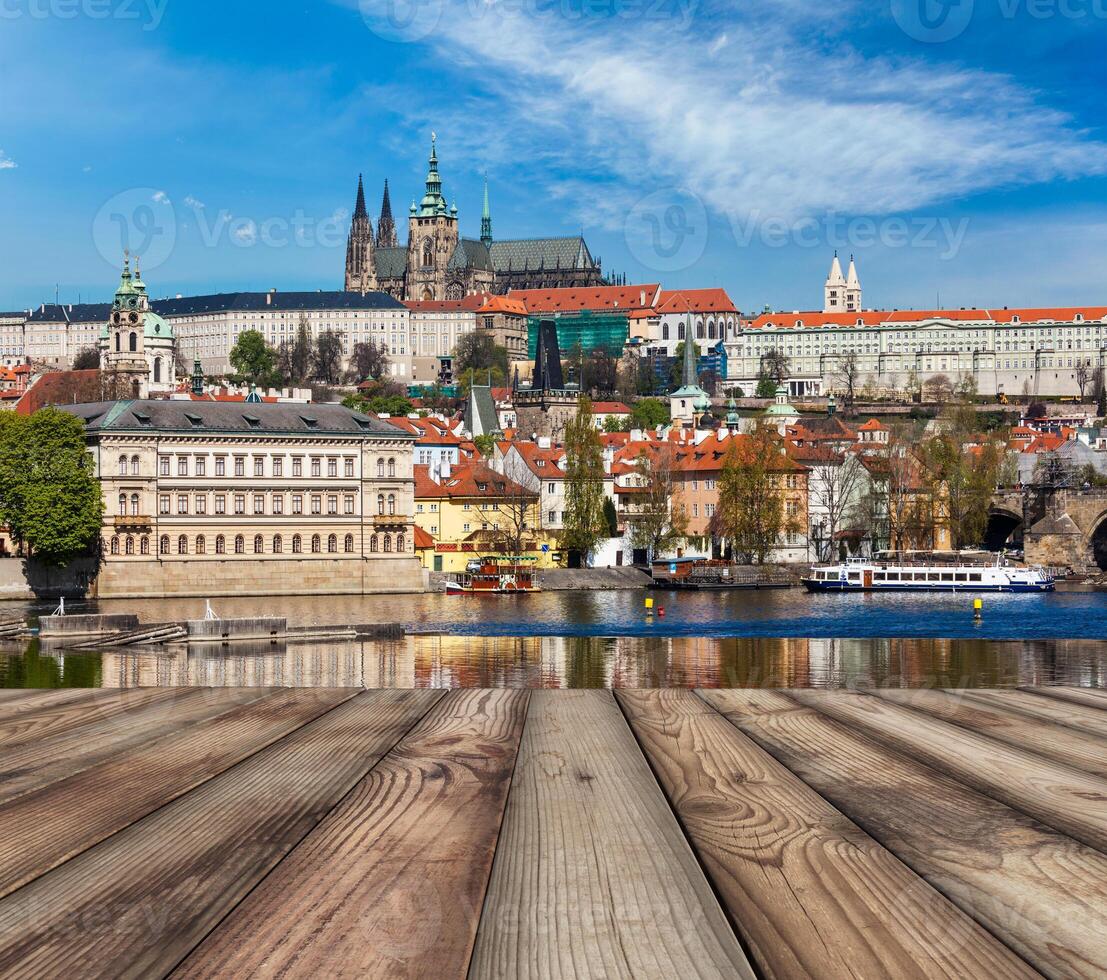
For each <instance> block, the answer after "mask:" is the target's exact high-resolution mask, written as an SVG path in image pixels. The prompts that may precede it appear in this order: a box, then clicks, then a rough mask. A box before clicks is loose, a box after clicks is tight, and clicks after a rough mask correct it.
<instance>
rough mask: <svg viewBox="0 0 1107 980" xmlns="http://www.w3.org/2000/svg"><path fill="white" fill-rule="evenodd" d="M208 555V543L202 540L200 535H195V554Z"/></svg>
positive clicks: (202, 537)
mask: <svg viewBox="0 0 1107 980" xmlns="http://www.w3.org/2000/svg"><path fill="white" fill-rule="evenodd" d="M207 553H208V543H207V541H205V540H204V536H203V535H202V534H198V535H196V554H198V555H206V554H207Z"/></svg>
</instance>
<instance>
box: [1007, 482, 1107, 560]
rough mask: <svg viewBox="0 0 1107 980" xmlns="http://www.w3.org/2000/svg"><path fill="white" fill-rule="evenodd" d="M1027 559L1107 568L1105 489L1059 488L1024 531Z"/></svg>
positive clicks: (1106, 499)
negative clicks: (1034, 521)
mask: <svg viewBox="0 0 1107 980" xmlns="http://www.w3.org/2000/svg"><path fill="white" fill-rule="evenodd" d="M1026 558H1027V561H1031V562H1036V563H1039V564H1043V565H1068V566H1071V567H1072V568H1074V569H1076V570H1078V571H1095V570H1097V569H1098V570H1100V571H1105V572H1107V490H1104V489H1100V488H1097V489H1094V490H1062V491H1059V492H1058V493H1056V494H1054V495H1053V497H1052V498H1051V499H1050V500H1049V501H1048V503H1047V505H1046V515H1045V516H1044V517H1043V518H1042V519H1041V520H1040V521H1038V522H1037V523H1036V524H1034V526H1033V527H1032V528H1030V529H1029V530H1027V531H1026Z"/></svg>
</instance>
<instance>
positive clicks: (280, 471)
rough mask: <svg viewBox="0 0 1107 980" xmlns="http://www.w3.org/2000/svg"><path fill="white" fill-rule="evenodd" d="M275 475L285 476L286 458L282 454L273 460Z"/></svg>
mask: <svg viewBox="0 0 1107 980" xmlns="http://www.w3.org/2000/svg"><path fill="white" fill-rule="evenodd" d="M273 475H274V476H284V458H283V457H282V456H278V457H276V459H274V460H273Z"/></svg>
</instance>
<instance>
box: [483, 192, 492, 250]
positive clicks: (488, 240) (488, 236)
mask: <svg viewBox="0 0 1107 980" xmlns="http://www.w3.org/2000/svg"><path fill="white" fill-rule="evenodd" d="M480 240H481V241H482V242H484V244H485V247H486V248H487V247H489V246H491V244H492V211H491V209H490V208H489V207H488V174H485V175H484V206H483V207H482V208H481V211H480Z"/></svg>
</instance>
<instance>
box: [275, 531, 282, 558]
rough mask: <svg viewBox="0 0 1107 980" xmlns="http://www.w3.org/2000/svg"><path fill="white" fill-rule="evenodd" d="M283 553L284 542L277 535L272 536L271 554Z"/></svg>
mask: <svg viewBox="0 0 1107 980" xmlns="http://www.w3.org/2000/svg"><path fill="white" fill-rule="evenodd" d="M283 551H284V542H283V541H282V540H281V536H280V535H279V534H274V535H273V554H275V555H279V554H281V553H282V552H283Z"/></svg>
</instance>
